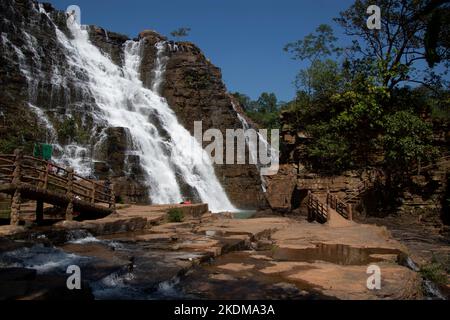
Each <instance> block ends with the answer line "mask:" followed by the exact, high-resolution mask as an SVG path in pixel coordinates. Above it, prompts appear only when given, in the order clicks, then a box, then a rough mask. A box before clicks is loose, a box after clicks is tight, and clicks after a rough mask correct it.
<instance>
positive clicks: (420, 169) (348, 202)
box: [307, 154, 450, 223]
mask: <svg viewBox="0 0 450 320" xmlns="http://www.w3.org/2000/svg"><path fill="white" fill-rule="evenodd" d="M449 162H450V155H449V154H443V155H442V156H441V157H439V158H438V159H435V160H434V161H433V162H432V163H428V164H426V165H425V166H421V165H420V164H419V165H417V166H416V167H415V168H414V169H413V171H415V172H417V174H418V175H420V174H423V173H424V172H426V171H428V170H431V169H434V168H436V167H438V166H440V165H442V164H446V163H449ZM384 179H385V175H384V173H383V172H382V171H380V170H378V171H376V172H375V175H374V176H369V177H367V178H366V179H364V180H362V181H361V182H360V183H359V184H358V185H357V186H356V187H355V188H354V189H353V190H351V191H350V192H349V193H347V194H346V196H345V197H343V198H342V199H339V198H338V197H337V196H335V195H333V194H331V193H330V192H329V191H327V196H326V201H321V200H320V199H319V198H318V197H317V196H315V195H314V194H312V193H311V192H309V193H308V200H307V208H308V219H309V220H311V221H318V222H320V223H325V222H327V221H328V220H329V218H330V217H329V209H333V210H335V211H336V212H337V213H339V214H340V215H341V216H342V217H344V218H345V219H347V220H353V206H354V205H357V204H358V203H360V201H361V198H362V196H363V195H364V194H365V193H366V192H367V191H368V190H370V189H371V188H373V187H374V186H375V183H376V182H377V181H378V182H379V181H383V180H384Z"/></svg>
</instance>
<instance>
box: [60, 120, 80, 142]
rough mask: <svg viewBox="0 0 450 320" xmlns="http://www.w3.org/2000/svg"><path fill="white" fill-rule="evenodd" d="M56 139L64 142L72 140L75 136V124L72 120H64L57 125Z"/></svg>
mask: <svg viewBox="0 0 450 320" xmlns="http://www.w3.org/2000/svg"><path fill="white" fill-rule="evenodd" d="M57 132H58V137H59V139H62V140H64V141H68V140H71V139H74V138H75V136H76V134H77V124H76V121H75V119H74V118H72V117H70V118H66V119H64V121H63V122H61V123H60V124H59V125H58V129H57Z"/></svg>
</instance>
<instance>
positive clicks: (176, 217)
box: [168, 208, 184, 222]
mask: <svg viewBox="0 0 450 320" xmlns="http://www.w3.org/2000/svg"><path fill="white" fill-rule="evenodd" d="M168 219H169V222H183V220H184V214H183V211H181V210H180V209H177V208H174V209H170V210H169V213H168Z"/></svg>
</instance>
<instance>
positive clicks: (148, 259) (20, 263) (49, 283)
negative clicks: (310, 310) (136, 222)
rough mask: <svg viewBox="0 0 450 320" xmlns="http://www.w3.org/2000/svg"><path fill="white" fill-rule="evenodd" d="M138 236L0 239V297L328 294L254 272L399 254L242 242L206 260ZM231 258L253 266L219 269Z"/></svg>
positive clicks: (77, 234)
mask: <svg viewBox="0 0 450 320" xmlns="http://www.w3.org/2000/svg"><path fill="white" fill-rule="evenodd" d="M143 235H144V236H148V235H150V234H149V233H145V232H144V233H143V234H142V233H138V234H135V233H131V234H122V235H117V236H108V237H98V238H96V237H94V236H92V235H91V234H89V233H88V232H86V231H83V230H72V231H68V232H67V233H64V235H61V234H59V233H52V232H49V233H45V232H44V233H36V234H32V235H31V236H30V238H29V239H27V240H15V241H13V240H7V239H0V299H18V298H19V299H66V298H67V299H97V300H111V299H114V300H164V299H275V300H276V299H297V300H316V299H334V298H333V297H330V296H326V295H325V294H323V293H322V292H320V291H319V290H318V289H317V288H315V287H313V286H311V285H310V284H309V283H307V282H302V281H296V282H295V281H294V282H288V281H286V278H283V277H281V276H278V275H277V274H272V275H267V274H264V273H262V272H260V271H261V270H262V269H264V268H266V267H267V266H268V264H270V263H269V262H268V260H269V259H273V260H274V261H298V262H307V263H310V262H314V261H324V262H328V263H333V264H336V265H341V266H346V265H350V266H351V265H365V264H368V263H371V262H376V261H377V260H376V258H375V259H374V256H373V255H377V254H392V255H398V254H399V253H400V252H398V251H395V250H386V249H381V250H377V249H374V248H372V249H367V250H366V249H356V248H352V247H348V246H342V245H318V246H317V247H316V248H307V249H283V250H281V249H280V250H272V249H270V248H268V249H265V250H258V251H255V250H252V249H251V248H248V247H243V248H240V249H236V250H233V251H230V252H227V253H224V254H223V255H221V256H219V257H216V258H212V257H209V256H208V255H205V253H204V252H201V251H195V250H194V251H192V250H191V251H187V250H179V249H177V248H176V246H175V247H174V244H173V243H172V240H170V239H167V238H165V239H158V238H152V239H151V240H148V241H136V239H137V237H142V236H143ZM211 236H215V237H224V236H226V235H225V234H215V235H211ZM231 236H232V235H231ZM203 237H204V235H203ZM261 257H263V259H261ZM238 264H244V265H253V266H255V268H254V269H252V270H246V269H245V268H244V269H240V270H233V271H227V270H224V269H223V267H224V266H229V265H238ZM72 265H76V266H78V267H80V270H81V279H82V287H83V290H82V291H80V292H76V293H74V295H66V293H67V289H66V280H67V278H68V277H69V276H70V275H69V274H67V273H66V271H67V268H68V267H69V266H72ZM301 268H305V270H307V269H308V268H309V267H301ZM311 268H314V266H312V265H311ZM294 271H301V270H294Z"/></svg>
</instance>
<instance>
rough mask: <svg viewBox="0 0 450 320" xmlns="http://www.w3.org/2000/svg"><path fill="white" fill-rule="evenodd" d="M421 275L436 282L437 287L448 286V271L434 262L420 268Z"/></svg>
mask: <svg viewBox="0 0 450 320" xmlns="http://www.w3.org/2000/svg"><path fill="white" fill-rule="evenodd" d="M420 274H421V275H422V277H424V278H425V279H428V280H430V281H432V282H434V283H435V284H437V285H446V284H447V282H448V277H447V271H446V269H445V267H444V266H443V265H442V264H441V263H439V262H437V261H435V260H434V261H432V262H431V263H429V264H426V265H424V266H422V267H421V268H420Z"/></svg>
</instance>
